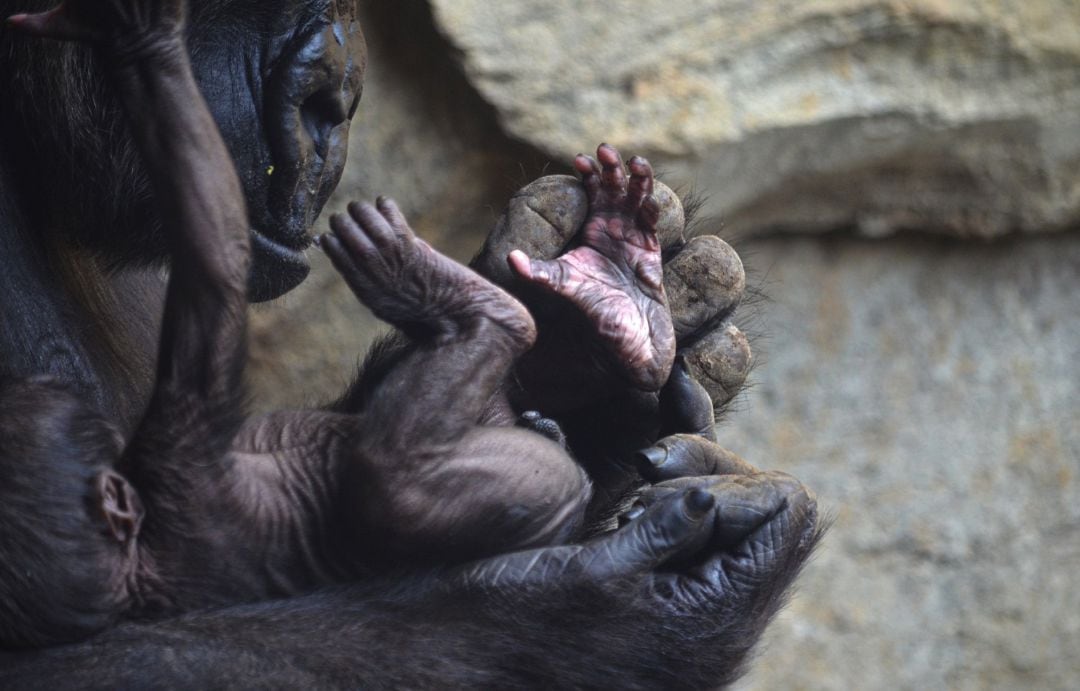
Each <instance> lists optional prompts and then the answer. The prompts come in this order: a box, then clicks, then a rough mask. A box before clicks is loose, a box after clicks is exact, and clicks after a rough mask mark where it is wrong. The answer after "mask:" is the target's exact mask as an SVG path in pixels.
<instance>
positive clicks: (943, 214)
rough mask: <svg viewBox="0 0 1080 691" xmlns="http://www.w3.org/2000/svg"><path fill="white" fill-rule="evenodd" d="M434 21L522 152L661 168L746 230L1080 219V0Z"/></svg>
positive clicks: (952, 226) (980, 229)
mask: <svg viewBox="0 0 1080 691" xmlns="http://www.w3.org/2000/svg"><path fill="white" fill-rule="evenodd" d="M431 5H432V7H433V8H434V14H435V17H436V20H437V21H438V23H439V26H440V28H441V29H442V30H443V31H444V32H445V34H446V35H447V36H448V37H449V38H450V40H451V41H452V42H453V44H454V45H455V46H456V47H457V48H458V49H459V50H460V56H461V61H462V64H463V67H464V70H465V73H466V75H467V76H468V79H469V81H470V82H471V83H472V84H473V85H474V86H475V87H476V89H477V90H478V91H479V92H480V94H481V95H482V96H483V97H484V99H486V100H487V101H488V102H490V103H491V104H493V105H494V107H495V108H496V111H497V114H498V119H499V122H500V123H501V124H502V126H503V127H504V128H505V129H506V130H507V131H508V132H509V133H510V134H511V135H513V136H515V137H517V138H520V139H521V140H523V141H527V142H529V143H531V144H533V145H535V146H536V147H538V148H540V149H541V150H543V151H544V152H546V153H548V154H549V155H552V156H562V155H565V154H566V152H574V151H578V150H582V149H587V148H588V147H590V146H592V145H593V143H594V142H597V141H610V142H611V143H613V144H616V145H622V146H626V147H629V148H632V149H634V150H635V151H637V152H640V153H644V154H646V155H649V156H652V157H654V158H657V159H662V160H663V162H664V166H665V168H666V169H667V170H668V171H669V172H670V173H671V179H673V180H674V181H676V182H682V183H684V184H690V185H693V186H696V187H697V188H699V189H701V190H702V191H704V192H705V193H707V195H708V198H709V204H708V206H707V210H708V212H710V213H711V214H714V215H718V216H723V217H724V218H725V219H726V220H727V222H728V223H729V224H730V225H732V226H737V227H738V228H739V229H740V231H741V232H757V231H761V230H771V229H784V230H790V231H807V230H831V229H834V228H837V227H854V228H857V229H858V230H859V231H860V232H862V233H864V234H867V235H873V236H878V235H884V234H888V233H891V232H893V231H896V230H901V229H917V230H930V231H943V232H948V233H953V234H959V235H983V236H992V235H999V234H1003V233H1006V232H1009V231H1014V230H1022V231H1037V230H1055V229H1060V228H1063V227H1066V226H1068V225H1070V224H1075V223H1076V222H1077V220H1078V219H1080V177H1078V175H1077V169H1078V168H1080V4H1078V3H1076V2H1075V0H1038V1H1035V2H1030V1H1027V2H1025V1H1021V0H891V1H888V0H810V1H806V0H783V1H775V2H750V3H748V2H742V1H740V0H613V1H611V2H603V3H600V2H595V3H588V2H585V3H583V2H577V1H573V0H550V1H547V0H546V1H545V2H502V3H491V2H485V1H482V0H432V2H431Z"/></svg>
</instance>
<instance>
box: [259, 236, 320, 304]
mask: <svg viewBox="0 0 1080 691" xmlns="http://www.w3.org/2000/svg"><path fill="white" fill-rule="evenodd" d="M309 242H310V241H309ZM310 272H311V263H310V262H309V261H308V258H307V256H306V255H305V253H304V251H303V250H302V249H296V248H294V247H288V246H286V245H284V244H282V243H280V242H278V241H276V240H271V239H270V238H268V237H267V236H266V235H263V234H262V233H260V232H259V231H258V230H255V229H254V228H252V230H251V273H250V274H249V275H248V289H247V290H248V300H250V301H251V302H266V301H268V300H273V299H275V298H279V297H281V296H282V295H284V294H285V293H287V292H289V291H290V290H292V289H293V288H295V287H296V286H298V285H300V284H301V283H303V281H304V279H305V278H307V276H308V274H309V273H310Z"/></svg>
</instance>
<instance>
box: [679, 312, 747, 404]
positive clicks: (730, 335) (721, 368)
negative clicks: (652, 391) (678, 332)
mask: <svg viewBox="0 0 1080 691" xmlns="http://www.w3.org/2000/svg"><path fill="white" fill-rule="evenodd" d="M680 354H681V355H683V357H684V358H685V360H686V364H687V367H688V368H689V370H690V374H691V375H692V376H693V377H694V379H696V380H697V381H698V382H700V383H701V385H702V386H704V387H705V390H706V391H707V392H708V393H709V395H710V396H711V397H712V399H713V405H715V406H716V407H718V408H719V407H720V406H723V405H724V404H726V403H728V402H729V401H730V400H731V399H732V398H734V397H735V395H736V394H737V393H739V391H740V390H741V389H742V386H743V384H744V383H745V382H746V377H747V375H748V374H749V373H750V367H751V365H752V364H753V355H752V354H751V352H750V343H749V341H747V339H746V335H745V334H743V332H742V331H740V330H739V329H738V328H737V327H735V326H733V325H731V324H728V325H727V326H725V327H724V328H722V329H717V330H715V331H713V332H712V333H710V334H709V335H708V336H706V337H705V338H703V339H701V340H700V341H698V342H697V343H695V344H694V345H693V346H691V347H690V348H687V349H686V350H683V351H680Z"/></svg>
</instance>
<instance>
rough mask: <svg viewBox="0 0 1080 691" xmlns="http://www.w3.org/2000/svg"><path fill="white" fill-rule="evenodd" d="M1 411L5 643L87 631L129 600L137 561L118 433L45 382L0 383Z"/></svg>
mask: <svg viewBox="0 0 1080 691" xmlns="http://www.w3.org/2000/svg"><path fill="white" fill-rule="evenodd" d="M0 410H3V411H4V416H3V423H2V424H0V648H4V647H40V646H43V645H49V644H54V643H61V642H65V641H70V640H77V639H80V638H85V637H86V636H88V635H90V634H92V633H94V632H96V631H98V630H100V629H102V628H104V627H106V626H108V625H109V624H110V623H111V622H112V621H113V620H114V618H115V617H116V615H117V614H118V613H119V611H120V610H121V608H122V607H123V606H124V605H125V602H126V590H125V582H126V575H127V573H128V572H129V570H130V564H132V563H133V559H134V540H133V537H134V530H135V529H137V527H138V516H140V515H141V510H140V509H139V507H138V506H137V505H135V506H133V505H132V504H137V501H138V500H137V499H136V498H135V496H134V493H133V492H132V491H131V489H130V486H129V485H127V483H126V482H124V481H123V480H122V479H121V478H120V477H119V476H118V475H116V473H115V472H114V471H113V470H112V466H113V464H114V463H115V461H116V460H117V459H118V458H119V455H120V446H121V440H120V437H119V435H118V434H117V433H116V431H115V429H114V428H112V427H111V426H110V425H109V424H108V423H107V422H106V421H105V420H104V419H103V418H102V417H101V416H100V415H98V414H96V413H94V412H93V411H91V410H89V409H88V407H87V406H86V405H85V404H83V403H80V402H79V400H78V399H77V398H76V397H75V395H74V394H73V393H72V392H70V391H68V390H66V389H64V388H63V387H61V386H59V385H57V384H54V383H52V382H49V381H46V380H34V381H30V382H24V381H20V382H3V381H0ZM125 515H129V516H131V517H132V518H133V520H134V524H133V525H130V526H129V525H128V524H127V523H125V522H124V520H123V517H124V516H125ZM118 516H119V517H120V519H119V520H118ZM128 527H130V528H131V531H130V535H128V534H127V533H125V529H126V528H128Z"/></svg>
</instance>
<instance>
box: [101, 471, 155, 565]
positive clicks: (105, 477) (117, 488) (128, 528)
mask: <svg viewBox="0 0 1080 691" xmlns="http://www.w3.org/2000/svg"><path fill="white" fill-rule="evenodd" d="M95 482H96V489H97V497H96V499H97V501H96V505H97V506H98V507H99V508H100V510H101V513H102V515H103V517H104V518H105V522H106V523H108V525H109V534H110V535H112V536H113V537H115V538H116V541H117V542H119V543H120V544H122V545H125V546H127V545H130V544H132V543H133V542H134V540H135V537H136V536H137V535H138V534H139V526H140V525H142V519H143V505H142V501H141V500H140V499H139V495H138V494H137V493H136V492H135V488H134V487H132V486H131V483H129V482H128V481H127V480H125V479H124V478H123V477H122V476H121V475H120V474H118V473H116V472H114V471H112V470H103V471H102V472H101V473H100V474H99V475H98V476H97V478H96V480H95Z"/></svg>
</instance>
